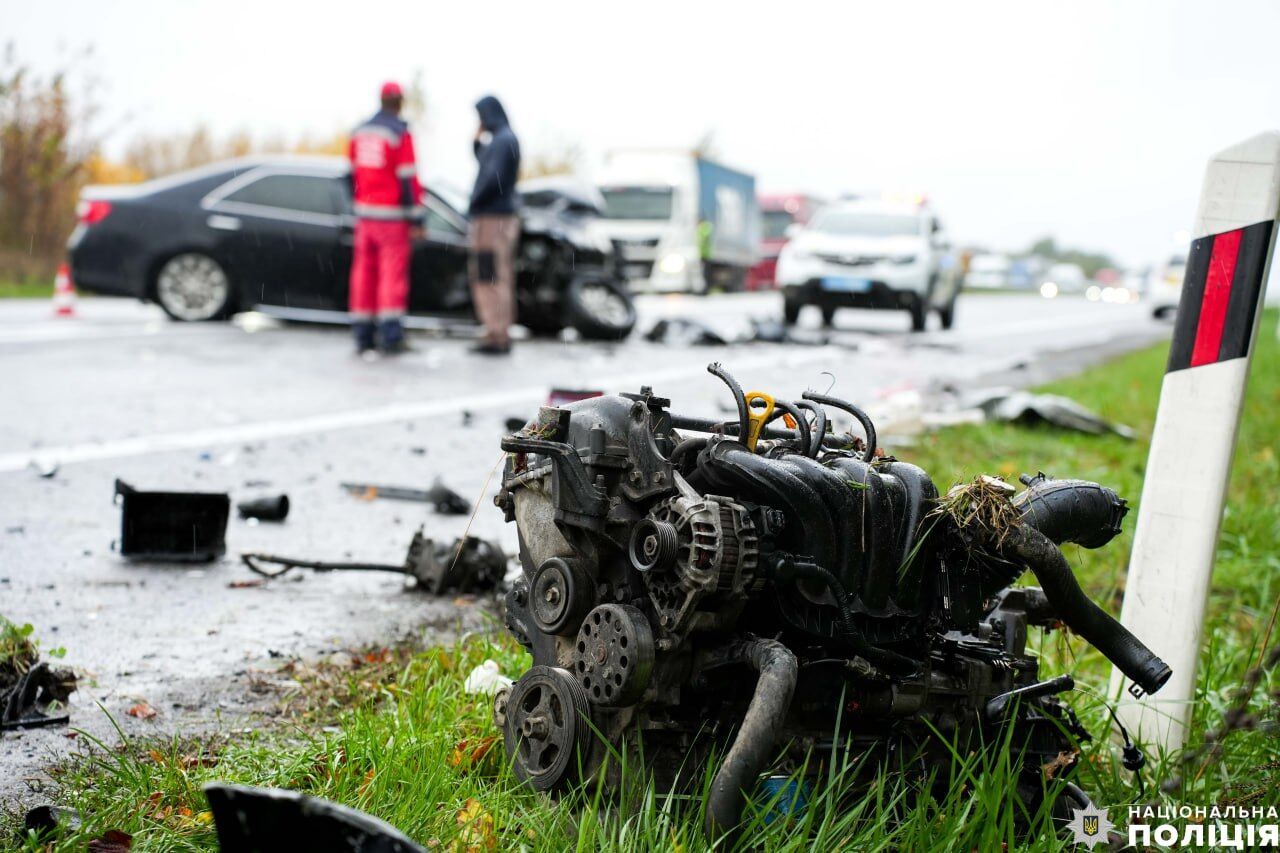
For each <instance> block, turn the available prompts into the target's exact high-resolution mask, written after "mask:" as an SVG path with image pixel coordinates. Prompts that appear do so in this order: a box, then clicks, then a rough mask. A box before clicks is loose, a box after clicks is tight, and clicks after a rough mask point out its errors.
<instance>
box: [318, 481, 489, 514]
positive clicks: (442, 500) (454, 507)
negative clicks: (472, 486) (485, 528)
mask: <svg viewBox="0 0 1280 853" xmlns="http://www.w3.org/2000/svg"><path fill="white" fill-rule="evenodd" d="M342 488H344V489H346V490H347V491H348V492H349V493H350V494H352V495H355V496H356V497H358V498H360V499H361V500H366V501H371V500H377V499H378V498H386V499H387V500H393V501H416V502H418V503H426V504H431V505H432V506H433V507H434V508H435V511H436V512H438V513H440V514H441V515H466V514H467V513H469V512H471V509H472V507H471V504H470V503H469V502H468V501H467V499H466V498H464V497H463V496H462V495H460V494H458V493H457V492H455V491H454V490H453V489H451V488H449V487H448V486H446V485H445V484H444V483H443V482H442V481H441V480H440V479H439V478H437V479H436V481H435V484H434V485H433V486H432V487H431V488H429V489H412V488H408V487H406V486H378V485H374V484H372V483H343V484H342Z"/></svg>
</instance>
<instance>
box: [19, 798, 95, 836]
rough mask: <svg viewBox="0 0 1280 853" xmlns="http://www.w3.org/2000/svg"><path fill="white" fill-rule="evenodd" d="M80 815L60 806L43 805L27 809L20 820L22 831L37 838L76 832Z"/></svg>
mask: <svg viewBox="0 0 1280 853" xmlns="http://www.w3.org/2000/svg"><path fill="white" fill-rule="evenodd" d="M80 824H81V821H80V813H79V812H77V811H76V810H75V809H64V808H62V807H61V806H53V805H45V806H36V807H35V808H33V809H28V810H27V813H26V814H25V815H23V818H22V829H23V831H24V832H25V833H27V834H35V835H37V836H42V835H50V834H57V833H60V832H64V831H68V830H70V831H72V832H74V831H76V830H77V829H79V828H80Z"/></svg>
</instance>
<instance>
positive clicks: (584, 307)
mask: <svg viewBox="0 0 1280 853" xmlns="http://www.w3.org/2000/svg"><path fill="white" fill-rule="evenodd" d="M348 175H349V171H348V167H347V163H346V161H345V160H342V159H340V158H330V157H308V158H286V157H280V158H256V159H250V160H238V161H233V162H225V163H218V164H214V165H212V166H208V167H205V168H202V169H197V170H194V171H190V172H184V173H181V174H178V175H173V176H171V177H166V178H160V179H157V180H153V181H148V182H146V183H143V184H136V185H131V186H103V187H87V188H86V189H85V191H84V193H83V194H82V197H81V201H80V206H79V211H78V219H79V223H78V224H77V226H76V229H75V231H74V232H73V233H72V235H71V239H70V241H69V242H68V254H69V260H70V265H71V275H72V279H73V280H74V282H75V284H76V286H77V287H80V288H82V289H84V290H87V291H91V292H97V293H107V294H118V295H123V296H133V297H136V298H138V299H142V300H145V301H148V302H155V303H156V304H158V305H159V306H160V307H161V308H163V309H164V311H165V312H166V313H167V314H168V315H169V316H170V317H173V318H174V319H176V320H188V321H201V320H218V319H223V318H226V317H228V316H230V315H231V314H232V313H234V312H235V311H237V310H243V309H246V308H258V309H260V310H263V311H266V312H267V313H271V314H275V315H277V316H281V317H284V318H286V319H294V320H320V321H326V320H327V321H333V320H342V321H345V318H346V310H347V281H348V277H349V273H350V267H351V248H352V235H353V232H354V227H355V220H354V218H353V216H352V212H351V191H350V182H349V179H348ZM426 208H427V218H426V226H427V233H426V236H425V238H423V239H421V240H418V241H416V242H415V243H414V246H413V254H412V262H411V271H410V288H409V313H410V314H411V315H417V316H418V317H420V318H432V320H433V321H434V322H426V321H424V322H419V323H414V322H412V320H411V321H410V324H411V325H424V324H425V325H440V324H445V323H449V322H457V321H466V320H469V319H471V318H472V307H471V295H470V292H469V289H468V286H467V226H468V223H467V217H466V216H465V215H464V214H463V213H462V212H461V210H460V209H459V208H458V207H455V206H454V205H453V204H450V203H449V202H448V201H446V199H445V197H444V196H442V195H441V193H438V192H435V191H434V190H431V189H430V188H429V189H428V192H427V194H426ZM612 255H613V250H612V246H611V245H610V244H609V243H608V242H607V241H605V240H603V239H601V238H599V237H597V236H595V235H594V234H592V232H591V231H590V229H589V227H588V222H587V221H586V217H585V216H583V215H580V214H579V213H578V212H576V211H574V210H570V209H566V208H564V207H559V208H556V209H554V210H548V209H537V208H530V209H529V210H528V211H526V212H524V213H522V215H521V234H520V244H519V248H518V254H517V282H516V299H517V320H518V322H520V323H521V324H523V325H525V326H526V327H528V328H529V329H530V330H531V331H533V332H535V333H546V334H552V333H556V332H559V331H560V330H561V329H562V328H564V327H565V326H572V327H574V328H576V329H577V330H578V332H579V333H580V334H581V335H582V336H583V337H586V338H596V339H619V338H623V337H625V336H626V335H627V334H629V333H630V331H631V329H632V327H633V326H634V325H635V320H636V313H635V306H634V304H633V302H632V300H631V296H630V295H629V294H628V293H627V291H626V288H625V285H624V284H623V283H622V282H621V280H620V279H618V278H617V277H616V273H615V271H614V270H615V264H614V261H613V256H612Z"/></svg>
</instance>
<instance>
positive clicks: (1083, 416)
mask: <svg viewBox="0 0 1280 853" xmlns="http://www.w3.org/2000/svg"><path fill="white" fill-rule="evenodd" d="M970 396H971V399H973V407H974V408H977V409H980V410H981V411H982V412H983V414H985V415H986V417H987V418H988V419H989V420H993V421H1005V422H1007V423H1017V424H1039V423H1048V424H1052V425H1053V426H1056V427H1061V428H1062V429H1069V430H1074V431H1075V432H1083V433H1088V434H1089V435H1106V434H1108V433H1111V434H1114V435H1118V436H1120V437H1121V438H1127V439H1133V438H1135V437H1136V435H1137V433H1135V432H1134V431H1133V429H1132V428H1131V427H1127V426H1125V425H1123V424H1116V423H1112V422H1111V421H1108V420H1107V419H1106V418H1104V417H1102V416H1101V415H1099V414H1098V413H1097V412H1094V411H1091V410H1090V409H1087V408H1085V407H1084V406H1082V405H1080V404H1079V403H1077V402H1076V401H1075V400H1072V399H1071V398H1070V397H1063V396H1061V395H1060V394H1035V393H1032V392H1030V391H1015V390H1012V389H1007V388H996V389H988V390H987V391H986V392H977V393H975V394H973V395H970Z"/></svg>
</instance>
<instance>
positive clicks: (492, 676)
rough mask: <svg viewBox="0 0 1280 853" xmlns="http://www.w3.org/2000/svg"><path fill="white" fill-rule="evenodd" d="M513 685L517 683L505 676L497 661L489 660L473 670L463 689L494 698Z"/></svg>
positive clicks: (463, 684)
mask: <svg viewBox="0 0 1280 853" xmlns="http://www.w3.org/2000/svg"><path fill="white" fill-rule="evenodd" d="M513 683H515V682H514V680H513V679H511V678H508V677H507V676H505V675H503V674H502V671H501V670H499V669H498V662H497V661H495V660H487V661H485V662H484V663H482V664H480V665H479V666H477V667H476V668H475V669H473V670H471V674H470V675H468V676H467V680H466V681H464V682H463V683H462V689H463V690H465V691H466V692H467V693H478V694H481V695H483V696H492V695H493V694H495V693H497V692H498V691H499V690H502V689H503V688H506V687H510V686H511V685H512V684H513Z"/></svg>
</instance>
